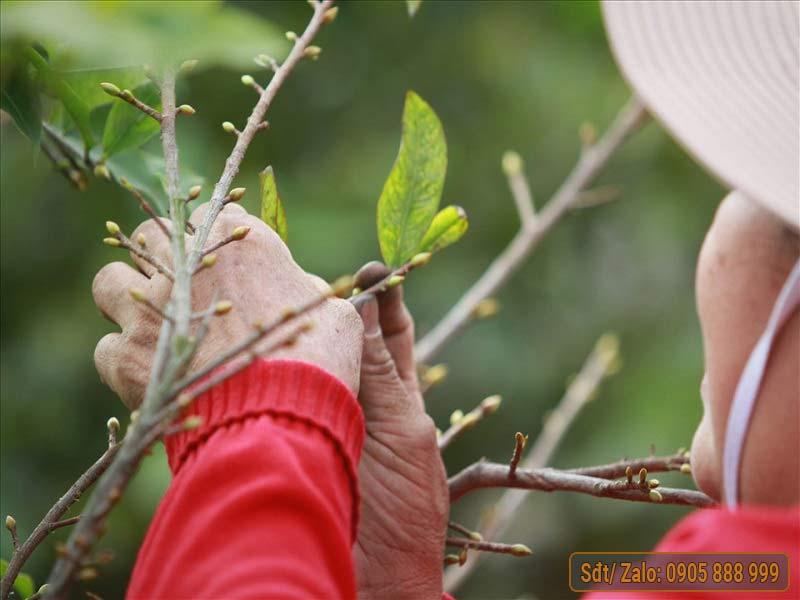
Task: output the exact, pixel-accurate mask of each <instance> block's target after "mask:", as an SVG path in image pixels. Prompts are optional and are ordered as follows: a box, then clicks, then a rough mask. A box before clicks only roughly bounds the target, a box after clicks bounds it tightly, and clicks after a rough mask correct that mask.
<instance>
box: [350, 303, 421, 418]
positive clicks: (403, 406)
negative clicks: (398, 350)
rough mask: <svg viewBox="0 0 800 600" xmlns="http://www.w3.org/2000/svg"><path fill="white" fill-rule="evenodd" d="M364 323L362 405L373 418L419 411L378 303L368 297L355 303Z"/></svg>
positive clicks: (360, 400) (368, 415) (359, 396)
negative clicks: (388, 339) (385, 332)
mask: <svg viewBox="0 0 800 600" xmlns="http://www.w3.org/2000/svg"><path fill="white" fill-rule="evenodd" d="M353 304H354V306H355V308H356V310H357V311H358V314H359V315H361V320H362V322H363V323H364V349H363V355H362V357H361V386H360V390H359V394H358V399H359V402H361V406H362V408H363V409H364V414H365V417H366V418H367V419H368V420H369V419H371V418H372V419H374V418H379V417H385V416H386V413H387V412H391V413H400V414H405V413H407V412H408V411H411V410H414V409H415V408H416V403H415V399H414V398H412V397H411V395H410V394H409V393H408V391H407V389H406V386H405V384H404V383H403V381H402V379H400V375H399V374H398V372H397V367H396V366H395V363H394V360H393V359H392V355H391V353H390V352H389V349H388V348H387V347H386V342H385V341H384V339H383V332H382V331H381V326H380V311H379V308H378V302H377V300H376V299H375V296H373V295H372V294H366V295H364V296H362V297H361V298H358V299H356V300H355V302H354V303H353Z"/></svg>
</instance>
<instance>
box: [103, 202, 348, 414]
mask: <svg viewBox="0 0 800 600" xmlns="http://www.w3.org/2000/svg"><path fill="white" fill-rule="evenodd" d="M206 210H207V205H202V206H200V207H199V208H198V209H197V210H195V211H194V213H193V214H192V216H191V218H190V220H191V222H192V223H193V224H195V225H197V224H199V223H200V222H201V221H202V219H203V217H204V215H205V212H206ZM162 221H163V222H164V223H165V225H166V226H167V227H169V226H170V225H171V223H170V222H169V221H168V220H165V219H162ZM241 225H245V226H247V227H249V228H250V232H249V234H248V235H247V237H246V238H244V239H243V240H241V241H237V242H232V243H230V244H228V245H225V246H223V247H222V248H220V249H218V250H217V251H216V254H217V263H216V265H215V266H214V267H212V268H207V269H203V270H202V271H200V272H199V273H198V274H197V275H195V276H194V278H193V280H192V282H193V285H192V305H193V310H195V311H201V310H205V309H206V308H208V306H209V305H210V304H211V303H212V302H214V301H215V299H216V300H223V299H224V300H230V301H231V302H232V303H233V310H232V311H231V312H230V313H228V314H227V315H224V316H220V317H214V318H213V319H212V321H211V326H210V328H209V331H208V335H207V336H206V338H205V339H204V341H203V343H202V344H201V346H200V349H199V350H198V352H197V353H196V355H195V356H194V358H193V360H192V364H191V366H190V370H192V371H193V370H197V369H200V368H202V367H203V366H206V365H208V364H209V363H210V362H211V361H213V360H214V358H215V357H216V356H218V355H219V354H220V353H221V352H222V351H224V350H226V349H228V348H230V347H231V345H233V344H235V343H237V342H239V341H241V340H242V339H243V338H244V337H245V336H247V335H248V334H249V333H250V332H251V331H252V325H253V323H254V322H256V321H261V322H263V323H269V322H271V321H272V320H274V319H276V318H278V317H279V316H280V314H281V313H282V312H283V311H284V310H286V309H287V308H294V307H297V306H300V305H302V304H304V303H306V302H308V301H309V300H311V299H313V298H314V297H316V296H318V295H319V294H320V290H321V289H324V288H323V286H325V285H326V284H325V283H324V282H322V281H321V280H319V279H318V278H316V277H314V276H313V275H309V274H307V273H305V272H304V271H303V270H302V269H301V268H300V267H299V266H298V265H297V263H295V262H294V260H293V259H292V256H291V254H290V252H289V250H288V248H287V247H286V246H285V245H284V243H283V242H282V241H281V240H280V238H279V237H278V235H277V234H276V233H275V232H273V231H272V230H271V229H270V228H269V227H267V226H266V225H265V224H264V223H263V222H262V221H261V220H260V219H257V218H256V217H253V216H251V215H249V214H247V212H246V211H245V210H244V209H243V208H242V207H240V206H238V205H236V204H228V205H227V206H226V207H225V209H224V210H223V211H222V212H221V213H220V215H219V218H218V219H217V221H216V223H215V224H214V228H213V229H212V231H211V235H210V236H209V239H208V245H209V246H210V245H212V244H214V243H215V242H217V241H219V240H222V239H224V238H225V237H227V236H229V235H230V234H231V232H232V231H233V230H234V229H235V228H236V227H238V226H241ZM140 233H142V234H144V235H145V239H146V243H147V249H148V250H149V252H151V253H152V254H153V255H155V256H156V257H157V258H158V259H160V260H161V262H162V263H164V264H167V265H170V264H171V263H172V260H171V252H170V246H169V241H168V240H167V237H166V236H165V235H164V233H163V232H162V231H161V230H160V229H159V227H158V225H157V223H156V222H155V221H154V220H150V221H146V222H144V223H142V224H141V225H140V226H139V227H138V228H137V229H136V231H135V232H134V233H133V234H132V235H131V238H132V239H133V240H136V239H137V236H138V235H139V234H140ZM192 243H193V239H192V236H191V235H187V246H189V245H191V244H192ZM132 258H133V261H134V263H135V264H136V266H137V267H138V269H139V270H136V269H134V268H132V267H130V266H129V265H128V264H126V263H123V262H114V263H110V264H108V265H106V266H105V267H103V269H101V270H100V272H99V273H98V274H97V276H96V277H95V279H94V284H93V285H92V293H93V295H94V300H95V303H96V304H97V306H98V307H99V308H100V310H101V311H102V312H103V313H104V314H105V315H106V316H107V317H108V318H109V319H111V320H112V321H113V322H115V323H116V324H118V325H119V326H120V327H122V332H121V333H110V334H108V335H106V336H105V337H103V338H102V339H101V340H100V342H99V343H98V344H97V348H96V350H95V364H96V366H97V370H98V372H99V373H100V378H101V379H102V380H103V381H104V382H105V383H106V384H107V385H108V386H109V387H111V389H113V390H114V391H115V392H116V393H117V394H118V395H119V396H120V398H121V399H122V401H123V402H124V403H125V404H126V405H127V406H128V408H130V409H134V408H136V407H137V406H138V405H139V404H140V403H141V401H142V398H143V397H144V390H145V387H146V386H147V382H148V379H149V374H150V366H151V364H152V361H153V354H154V351H155V347H156V340H157V339H158V335H159V329H160V326H161V318H160V317H159V316H158V315H157V314H156V313H155V312H154V311H152V310H151V309H149V308H147V307H146V306H144V305H143V304H141V303H138V302H135V301H134V300H133V299H132V298H131V296H130V289H131V288H139V289H141V290H142V291H143V292H144V294H145V296H146V297H147V298H148V299H149V300H150V301H151V302H152V303H153V304H155V305H156V306H158V307H164V306H166V304H167V301H168V300H169V295H170V292H171V290H172V282H171V281H170V280H169V279H167V278H166V277H164V276H163V275H161V274H160V273H158V272H157V271H156V270H155V269H154V268H153V267H152V265H150V264H149V263H147V262H145V261H143V260H142V259H140V258H138V257H136V256H132ZM303 321H311V322H313V324H314V327H313V328H312V329H311V331H310V332H308V333H304V334H303V335H301V336H300V337H299V338H298V341H297V343H296V344H295V345H294V346H292V347H291V348H282V349H280V350H279V351H277V352H275V353H271V354H270V357H280V358H293V359H299V360H305V361H308V362H311V363H314V364H316V365H318V366H320V367H322V368H323V369H325V370H327V371H328V372H330V373H331V374H333V375H335V376H336V377H338V378H339V379H340V380H342V381H343V382H344V383H345V384H346V385H348V386H349V387H350V389H351V390H353V392H354V393H358V373H359V362H360V359H361V340H362V327H361V320H360V319H359V318H358V315H357V314H356V311H355V310H353V307H352V305H351V304H350V303H349V302H346V301H344V300H338V299H332V300H328V301H326V302H324V303H323V304H322V305H321V306H319V307H318V308H316V309H314V310H313V311H311V312H309V313H308V315H307V319H302V321H298V323H300V322H303ZM291 327H292V325H287V326H286V328H285V331H286V332H289V331H290V328H291Z"/></svg>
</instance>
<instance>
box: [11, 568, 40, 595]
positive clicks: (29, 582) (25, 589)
mask: <svg viewBox="0 0 800 600" xmlns="http://www.w3.org/2000/svg"><path fill="white" fill-rule="evenodd" d="M34 587H35V586H34V584H33V577H31V576H30V575H28V574H27V573H20V574H19V575H17V578H16V580H15V581H14V589H15V590H16V591H17V594H19V597H20V598H27V597H28V596H33V593H34V592H35V591H36V590H34Z"/></svg>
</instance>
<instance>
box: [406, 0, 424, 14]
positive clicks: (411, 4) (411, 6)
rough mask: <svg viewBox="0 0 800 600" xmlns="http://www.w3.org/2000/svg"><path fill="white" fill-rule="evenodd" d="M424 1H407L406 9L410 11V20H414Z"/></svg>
mask: <svg viewBox="0 0 800 600" xmlns="http://www.w3.org/2000/svg"><path fill="white" fill-rule="evenodd" d="M421 4H422V0H406V9H408V16H409V18H413V17H414V15H415V14H417V11H418V10H419V7H420V5H421Z"/></svg>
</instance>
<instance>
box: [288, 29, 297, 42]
mask: <svg viewBox="0 0 800 600" xmlns="http://www.w3.org/2000/svg"><path fill="white" fill-rule="evenodd" d="M286 39H287V40H289V41H290V42H296V41H297V34H296V33H295V32H294V31H287V32H286Z"/></svg>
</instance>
